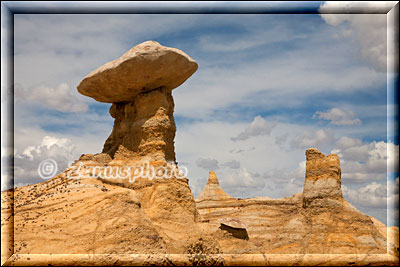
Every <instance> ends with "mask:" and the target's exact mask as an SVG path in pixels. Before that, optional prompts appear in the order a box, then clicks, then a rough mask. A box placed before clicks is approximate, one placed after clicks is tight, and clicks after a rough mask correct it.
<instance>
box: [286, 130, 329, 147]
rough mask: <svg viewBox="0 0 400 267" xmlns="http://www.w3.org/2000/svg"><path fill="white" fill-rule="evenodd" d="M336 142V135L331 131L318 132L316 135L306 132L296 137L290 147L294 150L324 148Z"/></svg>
mask: <svg viewBox="0 0 400 267" xmlns="http://www.w3.org/2000/svg"><path fill="white" fill-rule="evenodd" d="M335 141H336V138H335V136H334V134H333V133H332V132H331V131H329V130H326V131H325V130H322V129H320V130H318V131H316V132H315V133H311V132H305V133H303V134H300V135H297V136H295V137H294V138H293V139H292V140H291V141H290V146H291V147H292V148H300V149H305V148H311V147H318V148H324V147H327V146H329V145H331V144H332V143H334V142H335Z"/></svg>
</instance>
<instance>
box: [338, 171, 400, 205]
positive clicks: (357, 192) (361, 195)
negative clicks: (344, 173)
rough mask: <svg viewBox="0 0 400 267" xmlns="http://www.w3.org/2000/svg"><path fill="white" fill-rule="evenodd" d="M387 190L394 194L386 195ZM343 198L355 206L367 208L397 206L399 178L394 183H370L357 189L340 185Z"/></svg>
mask: <svg viewBox="0 0 400 267" xmlns="http://www.w3.org/2000/svg"><path fill="white" fill-rule="evenodd" d="M388 188H391V189H393V192H394V194H388ZM342 191H343V195H344V197H345V198H346V199H347V200H349V201H350V202H351V203H354V204H355V205H359V206H362V207H368V208H371V207H373V208H387V207H388V205H389V207H391V206H392V205H394V206H395V207H398V205H399V178H398V177H397V178H396V179H395V181H394V182H389V183H387V184H386V183H385V184H381V183H377V182H372V183H370V184H367V185H365V186H363V187H361V188H359V189H350V188H349V187H347V186H345V185H342Z"/></svg>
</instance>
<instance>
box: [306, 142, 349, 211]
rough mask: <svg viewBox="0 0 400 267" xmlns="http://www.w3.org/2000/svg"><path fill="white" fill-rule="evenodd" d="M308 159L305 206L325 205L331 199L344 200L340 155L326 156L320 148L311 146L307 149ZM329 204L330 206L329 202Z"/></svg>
mask: <svg viewBox="0 0 400 267" xmlns="http://www.w3.org/2000/svg"><path fill="white" fill-rule="evenodd" d="M306 160H307V161H306V179H305V182H304V188H303V205H304V207H307V206H309V205H313V206H321V205H325V204H326V202H327V201H329V200H342V199H343V195H342V180H341V169H340V162H339V158H338V156H337V155H336V154H330V155H328V156H325V155H324V154H322V153H321V152H320V151H319V150H318V149H316V148H310V149H307V150H306ZM324 203H325V204H324ZM327 205H328V206H329V204H327ZM325 206H326V205H325Z"/></svg>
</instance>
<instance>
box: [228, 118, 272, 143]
mask: <svg viewBox="0 0 400 267" xmlns="http://www.w3.org/2000/svg"><path fill="white" fill-rule="evenodd" d="M275 126H276V123H268V122H267V121H266V120H265V119H264V118H263V117H261V116H257V117H255V118H254V120H253V121H252V123H251V124H250V126H249V127H247V128H246V129H245V130H244V131H243V132H241V133H239V134H238V135H237V136H236V137H231V140H232V141H234V142H236V141H243V140H247V139H249V138H250V137H253V136H260V135H269V134H270V133H271V131H272V129H273V128H274V127H275Z"/></svg>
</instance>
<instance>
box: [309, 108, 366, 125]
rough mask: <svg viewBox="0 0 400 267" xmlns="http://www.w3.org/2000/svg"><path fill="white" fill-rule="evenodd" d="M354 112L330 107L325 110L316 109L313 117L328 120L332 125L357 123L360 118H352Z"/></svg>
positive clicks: (359, 122)
mask: <svg viewBox="0 0 400 267" xmlns="http://www.w3.org/2000/svg"><path fill="white" fill-rule="evenodd" d="M354 116H355V115H354V113H353V112H352V111H351V110H348V111H344V110H342V109H339V108H332V109H331V110H329V111H327V112H322V111H317V112H315V114H314V115H313V118H318V119H322V120H328V121H330V123H331V124H334V125H359V124H361V120H360V119H358V118H354Z"/></svg>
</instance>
